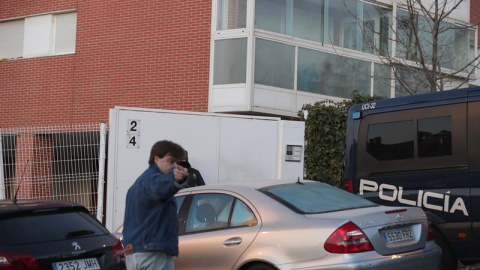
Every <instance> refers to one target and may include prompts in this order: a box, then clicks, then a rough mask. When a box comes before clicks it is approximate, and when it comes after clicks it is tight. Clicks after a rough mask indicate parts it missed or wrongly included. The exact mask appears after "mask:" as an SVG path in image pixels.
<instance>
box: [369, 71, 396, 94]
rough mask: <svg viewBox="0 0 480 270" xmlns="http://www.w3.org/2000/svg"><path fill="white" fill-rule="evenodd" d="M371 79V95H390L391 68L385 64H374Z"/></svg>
mask: <svg viewBox="0 0 480 270" xmlns="http://www.w3.org/2000/svg"><path fill="white" fill-rule="evenodd" d="M374 69H375V71H374V74H375V75H374V80H373V95H374V96H380V97H387V98H389V97H390V96H391V90H390V89H391V87H392V86H391V82H392V81H391V69H390V67H389V66H387V65H382V64H375V66H374Z"/></svg>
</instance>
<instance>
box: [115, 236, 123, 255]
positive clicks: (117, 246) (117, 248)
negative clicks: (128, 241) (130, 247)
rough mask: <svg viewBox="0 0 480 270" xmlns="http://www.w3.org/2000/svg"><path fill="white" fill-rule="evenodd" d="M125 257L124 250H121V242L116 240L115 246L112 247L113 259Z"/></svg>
mask: <svg viewBox="0 0 480 270" xmlns="http://www.w3.org/2000/svg"><path fill="white" fill-rule="evenodd" d="M123 255H125V249H124V248H123V244H122V241H120V239H117V241H116V242H115V244H114V245H113V257H121V256H123Z"/></svg>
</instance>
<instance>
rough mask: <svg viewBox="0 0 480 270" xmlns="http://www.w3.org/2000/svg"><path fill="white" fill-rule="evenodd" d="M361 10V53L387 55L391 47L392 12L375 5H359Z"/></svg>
mask: <svg viewBox="0 0 480 270" xmlns="http://www.w3.org/2000/svg"><path fill="white" fill-rule="evenodd" d="M359 4H360V5H361V6H362V7H363V9H360V10H363V13H362V14H361V15H362V16H361V19H362V21H363V45H362V51H363V52H368V53H378V54H381V55H388V54H389V52H390V47H391V37H392V30H391V27H390V24H391V22H392V11H391V10H389V9H386V8H382V7H379V6H376V5H371V4H367V3H363V4H362V3H359Z"/></svg>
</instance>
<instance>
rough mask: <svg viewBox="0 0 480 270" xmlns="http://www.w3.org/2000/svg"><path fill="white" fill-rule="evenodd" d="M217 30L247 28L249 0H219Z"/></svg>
mask: <svg viewBox="0 0 480 270" xmlns="http://www.w3.org/2000/svg"><path fill="white" fill-rule="evenodd" d="M217 5H218V6H217V13H218V14H217V30H227V29H237V28H245V27H246V25H247V0H218V2H217Z"/></svg>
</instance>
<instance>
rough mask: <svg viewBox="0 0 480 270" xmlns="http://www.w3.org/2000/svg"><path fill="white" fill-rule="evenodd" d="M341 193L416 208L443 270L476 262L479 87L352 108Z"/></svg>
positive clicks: (479, 256) (479, 243)
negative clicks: (426, 219) (429, 226)
mask: <svg viewBox="0 0 480 270" xmlns="http://www.w3.org/2000/svg"><path fill="white" fill-rule="evenodd" d="M344 187H345V189H346V190H348V191H350V192H353V193H355V194H358V195H360V196H363V197H365V198H367V199H369V200H372V201H374V202H376V203H379V204H383V205H397V206H398V205H404V206H418V207H422V208H423V209H424V210H425V211H426V212H427V214H428V216H429V218H430V221H431V222H432V224H433V227H434V228H435V233H436V238H435V239H436V241H437V243H438V244H439V245H440V246H441V247H442V250H443V253H444V254H443V256H442V260H443V261H442V265H443V267H444V269H456V265H457V260H459V261H461V262H462V263H464V264H471V263H477V262H480V87H475V88H464V89H458V90H450V91H442V92H435V93H428V94H420V95H414V96H407V97H400V98H392V99H385V100H379V101H375V102H369V103H363V104H356V105H354V106H352V107H351V108H350V110H349V112H348V122H347V134H346V149H345V182H344Z"/></svg>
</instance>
